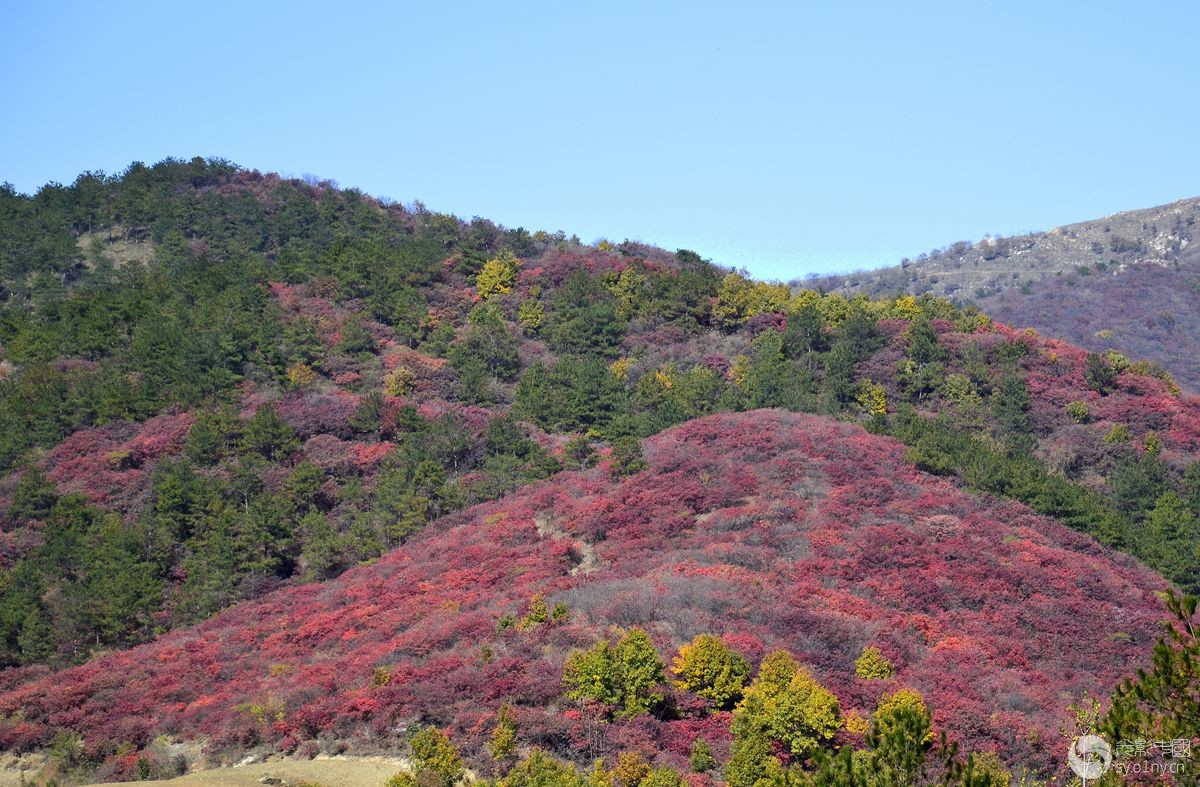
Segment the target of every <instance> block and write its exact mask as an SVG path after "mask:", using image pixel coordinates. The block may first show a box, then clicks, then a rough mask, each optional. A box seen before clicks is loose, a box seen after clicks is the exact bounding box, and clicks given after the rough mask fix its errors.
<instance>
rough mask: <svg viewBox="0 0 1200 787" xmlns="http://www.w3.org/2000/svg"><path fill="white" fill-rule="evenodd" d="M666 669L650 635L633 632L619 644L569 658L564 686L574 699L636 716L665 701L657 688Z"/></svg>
mask: <svg viewBox="0 0 1200 787" xmlns="http://www.w3.org/2000/svg"><path fill="white" fill-rule="evenodd" d="M664 666H665V665H664V664H663V662H662V660H661V659H660V658H659V657H658V653H657V652H655V650H654V645H653V644H652V643H651V642H650V637H649V635H648V634H646V632H644V631H642V630H640V629H631V630H630V631H628V632H627V633H626V634H625V635H624V636H622V637H621V639H620V640H619V641H618V642H617V643H616V645H613V644H612V643H609V642H607V641H606V642H600V643H597V644H596V645H595V646H594V647H592V648H590V649H589V650H585V651H575V652H574V653H572V654H571V655H570V656H568V657H567V660H566V663H565V664H564V665H563V684H564V686H566V688H567V696H568V697H570V698H571V699H575V700H585V699H586V700H595V701H596V702H599V703H602V704H604V705H611V706H614V707H616V708H619V709H620V714H621V715H623V716H634V715H637V714H639V713H646V712H648V711H649V710H650V709H652V708H654V707H655V706H656V705H658V704H659V703H660V702H662V699H663V695H662V694H661V693H660V692H658V691H655V687H657V686H659V685H661V684H662V682H663V680H664V677H663V669H664Z"/></svg>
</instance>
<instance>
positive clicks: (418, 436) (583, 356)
mask: <svg viewBox="0 0 1200 787" xmlns="http://www.w3.org/2000/svg"><path fill="white" fill-rule="evenodd" d="M0 270H2V271H3V276H4V279H3V282H4V290H3V292H0V296H2V302H0V468H2V469H3V470H4V473H5V475H4V477H3V478H0V663H2V664H3V665H5V666H20V665H32V664H50V665H53V666H55V667H61V666H65V665H69V664H74V663H79V662H81V661H84V660H86V659H87V658H88V657H89V656H90V654H91V653H93V652H94V651H100V652H103V651H105V650H107V649H111V648H121V647H126V646H129V645H132V644H136V643H139V642H145V641H148V640H151V639H153V638H155V637H157V636H159V635H161V634H163V633H164V632H166V631H169V630H171V629H173V628H176V627H180V626H187V625H190V624H193V623H196V622H198V621H201V620H204V619H205V618H206V617H208V616H210V615H212V614H214V613H216V612H218V611H219V610H221V609H223V608H225V607H226V606H228V605H230V604H234V603H237V602H239V601H241V600H245V599H250V598H257V597H260V596H262V595H263V594H265V593H268V592H270V591H272V590H275V589H277V588H280V587H283V586H286V585H294V584H300V583H304V582H314V581H322V580H326V579H330V578H332V577H336V576H338V575H339V574H340V573H341V572H343V571H345V570H346V569H348V568H351V567H353V566H355V565H358V564H360V563H365V562H370V561H372V560H375V559H377V558H379V557H380V556H381V555H383V554H385V553H386V552H387V551H388V550H390V549H392V548H394V547H396V546H397V545H399V544H402V543H404V542H405V541H406V540H407V539H409V538H411V537H412V536H413V535H414V534H416V533H419V532H420V531H421V530H422V529H423V528H425V527H426V526H427V525H428V524H429V523H430V522H431V521H435V520H438V519H439V518H440V517H443V516H445V515H446V514H448V513H451V512H454V511H457V510H461V509H463V508H466V507H468V506H471V505H474V504H477V503H479V502H482V501H486V500H492V499H495V498H498V497H501V496H503V495H505V494H507V493H509V492H511V491H513V490H515V489H518V488H520V487H522V486H524V485H526V484H529V483H532V482H535V481H537V480H539V479H544V478H547V477H549V476H551V475H553V474H554V473H556V472H558V471H559V470H561V469H564V468H568V469H569V468H586V467H591V466H592V465H594V464H595V462H596V461H597V460H598V459H599V458H600V457H607V456H610V455H615V456H616V457H617V459H618V460H619V462H620V463H621V464H622V466H626V467H636V465H637V442H636V439H635V438H639V437H646V436H650V435H653V434H656V433H657V432H659V431H661V430H662V429H664V428H668V427H670V426H672V425H674V424H678V423H681V422H684V421H686V420H689V419H692V418H697V417H702V416H705V415H710V414H712V413H716V412H722V411H741V410H749V409H755V408H765V407H777V408H784V409H789V410H794V411H807V412H816V413H821V414H825V415H829V416H835V417H838V418H842V419H846V420H851V421H858V422H861V423H863V424H864V425H866V426H867V427H868V428H869V429H870V430H872V431H875V432H879V433H886V434H890V435H892V436H894V437H897V438H899V439H901V440H903V441H904V442H906V443H907V444H909V445H910V447H911V449H912V458H913V460H914V461H916V462H918V463H919V465H920V467H922V468H923V469H926V470H929V471H932V472H936V473H940V474H943V475H945V476H947V477H949V478H953V479H955V480H956V481H957V482H958V483H960V484H961V485H965V486H969V487H973V488H975V489H979V490H984V491H987V492H990V493H993V494H996V495H1002V496H1007V497H1011V498H1014V499H1017V500H1021V501H1025V502H1027V503H1028V504H1029V505H1031V506H1032V507H1034V508H1035V509H1036V510H1038V511H1040V512H1042V513H1046V514H1049V515H1052V516H1054V517H1056V518H1058V519H1059V521H1061V522H1063V523H1065V524H1067V525H1068V526H1070V527H1072V528H1074V529H1076V530H1078V531H1081V532H1084V533H1088V534H1091V535H1093V536H1095V537H1097V538H1099V539H1100V540H1101V541H1102V542H1103V543H1105V544H1106V545H1109V546H1114V547H1117V548H1120V549H1122V550H1125V551H1127V552H1129V553H1130V554H1133V555H1135V556H1138V557H1139V558H1141V559H1142V560H1144V561H1145V562H1146V563H1147V564H1148V565H1150V566H1152V567H1154V568H1155V569H1157V570H1159V571H1160V572H1162V573H1163V574H1164V575H1165V576H1166V577H1167V578H1168V579H1169V580H1171V581H1172V582H1175V583H1176V584H1178V585H1179V586H1181V587H1184V588H1188V589H1191V590H1195V589H1196V588H1197V587H1200V584H1198V583H1200V551H1198V550H1197V549H1196V544H1197V543H1200V464H1198V463H1197V462H1196V459H1197V457H1198V456H1200V401H1198V400H1197V399H1196V398H1194V397H1191V396H1189V395H1186V394H1181V393H1180V392H1179V391H1178V390H1177V389H1176V388H1175V387H1174V383H1173V381H1172V380H1171V379H1170V377H1169V375H1166V374H1164V373H1163V372H1162V371H1161V370H1160V369H1157V368H1156V367H1154V366H1153V365H1152V364H1147V363H1144V362H1140V361H1138V360H1137V359H1129V358H1125V357H1121V356H1119V355H1116V354H1109V355H1104V356H1097V355H1092V356H1089V355H1088V354H1087V353H1085V352H1084V351H1083V350H1081V349H1079V348H1078V347H1075V346H1072V345H1070V344H1067V343H1065V342H1062V341H1058V340H1052V339H1047V338H1045V337H1043V336H1040V335H1038V334H1036V333H1035V332H1027V331H1019V330H1013V329H1011V328H1009V327H1007V326H1005V325H1003V324H999V323H993V322H992V321H991V320H990V319H989V318H988V317H986V316H984V315H982V314H980V313H978V312H977V311H976V310H974V309H971V308H959V307H957V306H955V305H953V304H951V303H950V302H949V301H947V300H944V299H937V298H932V297H921V298H912V297H902V298H882V299H876V300H870V299H866V298H845V297H843V296H841V295H839V294H836V293H835V294H826V295H821V294H819V293H817V292H815V291H802V292H799V293H793V292H791V291H789V290H788V288H787V287H785V286H783V285H771V284H767V283H762V282H754V281H750V280H747V279H746V278H744V277H742V276H740V275H738V274H737V273H733V272H730V271H727V270H725V269H722V268H719V267H717V266H715V265H712V264H710V263H708V262H706V261H704V260H701V259H700V258H699V257H698V256H697V255H695V254H694V253H692V252H688V251H686V250H680V251H678V252H675V253H670V252H667V251H664V250H662V249H654V248H650V247H646V246H644V245H640V244H634V243H628V242H627V243H621V244H611V243H607V242H604V243H600V244H597V245H595V246H585V245H582V244H580V243H578V241H577V240H576V239H572V238H569V237H567V236H566V235H565V234H563V233H561V232H560V233H546V232H528V231H526V230H523V229H519V228H518V229H515V230H514V229H506V228H503V227H498V226H496V225H494V224H493V223H491V222H488V221H486V220H483V219H474V220H472V221H470V222H466V221H461V220H459V219H457V218H455V217H453V216H447V215H444V214H438V213H433V212H431V211H429V210H427V209H425V208H424V207H423V206H420V205H412V206H404V205H398V204H394V203H386V202H383V201H379V200H375V199H373V198H370V197H368V196H366V195H363V194H361V193H359V192H355V191H352V190H339V189H336V188H334V187H333V186H332V185H330V184H321V183H305V182H300V181H294V180H286V179H282V178H279V177H278V176H274V175H264V174H262V173H258V172H254V171H249V170H243V169H239V168H237V167H234V166H233V165H230V164H228V163H227V162H220V161H205V160H202V159H196V160H193V161H190V162H182V161H171V160H169V161H166V162H162V163H160V164H158V165H155V166H154V167H145V166H141V165H135V166H132V167H130V169H129V170H128V171H127V172H125V173H123V174H122V175H121V176H119V177H107V176H101V175H94V174H88V175H84V176H81V177H80V178H79V179H78V180H77V181H76V183H74V184H73V185H71V186H69V187H63V186H58V185H50V186H47V187H46V188H44V189H43V190H42V191H40V192H39V193H38V194H37V195H34V196H32V197H25V196H22V195H17V194H14V193H12V192H11V191H7V190H0Z"/></svg>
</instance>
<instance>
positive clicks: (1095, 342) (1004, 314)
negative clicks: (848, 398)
mask: <svg viewBox="0 0 1200 787" xmlns="http://www.w3.org/2000/svg"><path fill="white" fill-rule="evenodd" d="M1198 218H1200V197H1197V198H1188V199H1181V200H1177V201H1175V202H1172V203H1169V204H1166V205H1160V206H1156V207H1153V208H1144V209H1137V210H1131V211H1123V212H1119V213H1114V214H1111V215H1109V216H1105V217H1103V218H1099V219H1094V220H1090V221H1083V222H1076V223H1074V224H1068V225H1063V226H1061V227H1055V228H1053V229H1050V230H1047V231H1045V232H1040V233H1030V234H1027V235H1020V236H1011V237H998V238H985V239H984V240H983V241H980V242H977V243H968V242H960V243H955V244H951V245H950V246H947V247H945V248H942V249H936V250H934V251H933V252H931V253H929V254H923V255H921V256H920V257H918V258H917V259H916V260H907V259H906V260H904V261H902V262H901V263H900V264H899V265H897V266H887V267H884V268H880V269H877V270H874V271H861V272H855V273H851V274H845V275H835V276H827V277H815V278H810V279H809V280H807V281H806V286H819V287H823V288H827V289H829V290H831V291H834V292H842V293H846V294H852V293H865V294H869V295H875V296H879V295H883V294H893V293H897V292H909V293H914V294H920V293H930V294H934V295H939V296H944V297H950V298H953V299H955V300H958V301H961V302H969V303H974V304H976V305H978V306H979V307H980V308H981V309H983V310H984V311H986V312H987V313H988V314H990V315H992V316H993V317H995V318H996V319H998V320H1001V321H1003V322H1007V323H1010V324H1013V325H1017V326H1025V325H1028V326H1030V327H1033V328H1036V329H1037V330H1038V331H1040V332H1042V333H1045V334H1048V335H1053V336H1059V337H1062V338H1064V339H1066V340H1068V341H1070V342H1072V343H1074V344H1077V345H1079V346H1081V347H1086V348H1087V349H1090V350H1095V351H1104V350H1109V349H1115V350H1118V351H1120V352H1122V353H1124V354H1126V355H1129V356H1133V357H1138V358H1146V359H1149V360H1153V361H1157V362H1159V363H1161V364H1162V365H1163V366H1165V367H1166V368H1167V369H1168V370H1169V371H1171V372H1172V374H1174V375H1175V376H1176V378H1177V379H1178V380H1179V381H1180V382H1181V383H1182V384H1183V385H1185V386H1186V387H1187V388H1189V389H1190V390H1193V391H1195V390H1198V389H1200V364H1197V363H1196V362H1195V358H1196V357H1197V356H1198V355H1200V333H1198V331H1200V329H1198V328H1197V327H1196V321H1195V320H1194V319H1193V316H1194V315H1195V314H1197V313H1200V250H1198V249H1197V244H1196V240H1197V232H1198V230H1197V229H1196V221H1197V219H1198Z"/></svg>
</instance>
